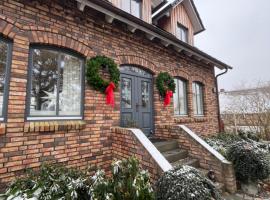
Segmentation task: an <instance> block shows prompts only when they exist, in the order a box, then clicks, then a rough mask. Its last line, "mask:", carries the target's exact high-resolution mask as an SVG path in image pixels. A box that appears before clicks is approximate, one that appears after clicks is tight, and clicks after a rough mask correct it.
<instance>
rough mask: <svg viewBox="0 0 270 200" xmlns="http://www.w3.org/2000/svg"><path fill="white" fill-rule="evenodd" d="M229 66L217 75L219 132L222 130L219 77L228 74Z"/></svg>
mask: <svg viewBox="0 0 270 200" xmlns="http://www.w3.org/2000/svg"><path fill="white" fill-rule="evenodd" d="M228 70H229V69H228V68H227V67H226V68H225V71H224V72H222V73H220V74H217V75H216V94H217V106H218V127H219V132H221V131H222V130H221V114H220V102H219V89H218V77H220V76H222V75H224V74H226V73H227V72H228Z"/></svg>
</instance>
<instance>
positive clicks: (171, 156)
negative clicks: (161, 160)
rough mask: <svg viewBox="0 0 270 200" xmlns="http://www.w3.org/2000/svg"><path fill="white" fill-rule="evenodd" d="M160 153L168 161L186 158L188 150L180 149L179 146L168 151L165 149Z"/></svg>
mask: <svg viewBox="0 0 270 200" xmlns="http://www.w3.org/2000/svg"><path fill="white" fill-rule="evenodd" d="M162 154H163V156H164V157H165V158H166V159H167V160H168V161H169V162H170V163H173V162H176V161H179V160H181V159H184V158H187V156H188V152H187V151H186V150H181V149H179V148H178V149H173V150H170V151H165V152H163V153H162Z"/></svg>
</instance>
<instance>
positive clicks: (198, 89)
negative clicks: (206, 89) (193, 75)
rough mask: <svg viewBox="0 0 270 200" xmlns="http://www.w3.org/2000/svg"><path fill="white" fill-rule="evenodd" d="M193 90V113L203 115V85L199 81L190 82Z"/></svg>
mask: <svg viewBox="0 0 270 200" xmlns="http://www.w3.org/2000/svg"><path fill="white" fill-rule="evenodd" d="M192 90H193V107H194V114H195V115H203V113H204V108H203V86H202V84H200V83H193V84H192Z"/></svg>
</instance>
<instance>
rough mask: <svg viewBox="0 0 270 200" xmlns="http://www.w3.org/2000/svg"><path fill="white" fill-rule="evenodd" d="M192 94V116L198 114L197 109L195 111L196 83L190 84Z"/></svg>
mask: <svg viewBox="0 0 270 200" xmlns="http://www.w3.org/2000/svg"><path fill="white" fill-rule="evenodd" d="M192 92H193V95H192V96H193V97H192V99H193V109H194V114H196V115H197V114H198V109H197V95H196V83H193V84H192Z"/></svg>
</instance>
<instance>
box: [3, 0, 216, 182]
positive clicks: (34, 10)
mask: <svg viewBox="0 0 270 200" xmlns="http://www.w3.org/2000/svg"><path fill="white" fill-rule="evenodd" d="M39 2H43V3H42V4H41V3H39ZM44 2H46V3H44ZM55 2H65V3H64V5H61V3H59V4H57V3H55ZM62 4H63V3H62ZM0 34H1V35H2V36H4V37H7V38H9V39H11V40H12V41H13V52H12V65H11V79H10V91H9V101H8V116H7V123H5V124H4V123H2V124H1V131H0V132H1V135H0V184H1V183H3V182H6V181H10V180H11V179H12V178H14V177H15V176H16V175H18V174H21V173H23V170H24V169H25V168H33V167H39V166H40V165H41V163H42V162H43V161H57V162H62V163H65V164H66V165H68V166H76V167H80V168H84V167H86V166H88V165H98V166H99V167H101V168H105V169H107V168H108V167H109V166H110V163H111V160H112V146H111V142H112V134H111V131H110V128H111V127H112V126H115V125H119V119H120V103H119V101H120V97H119V92H118V91H117V92H116V107H115V108H114V109H112V108H110V107H108V106H106V105H105V104H104V100H105V96H104V94H101V93H99V92H97V91H94V90H93V89H92V88H91V87H89V86H86V88H85V110H84V122H83V123H85V124H86V125H85V126H84V127H83V128H80V127H79V128H78V127H77V126H78V125H77V126H76V125H73V122H66V125H63V124H60V126H62V125H63V127H64V128H61V129H59V128H58V125H57V126H56V125H52V123H49V122H42V123H41V124H40V123H39V124H34V125H33V124H32V125H31V126H30V124H29V122H26V121H25V102H26V86H27V69H28V53H29V45H31V44H44V45H51V46H56V47H60V48H68V49H72V50H74V51H76V52H78V53H80V54H82V55H84V56H85V57H87V58H90V57H93V56H95V55H98V54H104V55H106V56H108V57H111V58H113V59H114V60H115V61H116V62H117V63H118V64H119V65H120V64H136V65H140V66H142V67H145V68H147V69H149V70H150V71H152V72H153V74H154V76H155V77H156V76H157V73H158V72H160V71H168V72H169V73H170V74H172V75H174V76H180V77H184V78H186V79H187V80H188V81H189V96H188V97H189V116H188V117H187V118H186V119H185V120H186V121H185V122H182V121H181V120H182V119H181V118H179V117H174V116H173V107H172V106H170V107H167V108H164V107H163V105H162V101H161V100H160V98H159V95H158V93H157V90H156V88H155V90H154V120H155V124H160V123H162V124H164V123H168V124H175V123H185V124H188V126H189V127H192V128H193V129H194V130H195V131H196V132H197V133H200V134H204V135H206V134H214V133H216V132H217V130H218V122H217V104H216V95H215V94H214V93H213V92H212V88H213V87H215V79H214V69H213V67H210V66H208V65H206V64H204V63H200V62H198V61H196V60H194V59H191V58H188V57H187V56H185V55H184V54H177V53H176V52H175V51H174V50H173V49H170V48H165V47H164V46H162V45H161V44H160V43H158V42H156V41H149V40H147V39H146V37H145V35H144V34H142V33H140V32H136V33H135V34H132V33H130V32H129V31H128V30H127V28H126V27H125V26H124V25H123V24H120V23H119V22H114V23H113V25H111V24H108V23H106V22H105V20H104V16H103V15H102V14H100V13H96V12H95V11H94V10H91V9H90V8H86V10H85V11H84V12H80V11H79V10H78V9H77V8H76V3H75V1H73V0H67V1H60V0H58V1H35V0H31V1H30V0H2V1H0ZM192 81H201V82H202V83H204V85H205V108H206V113H205V114H206V115H205V117H204V118H203V119H197V118H194V116H193V114H192V113H193V112H192V94H191V84H192ZM201 121H202V122H201ZM3 127H4V128H3Z"/></svg>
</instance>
